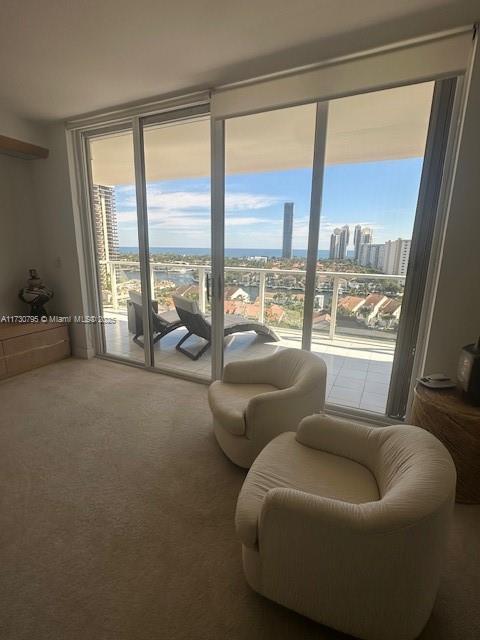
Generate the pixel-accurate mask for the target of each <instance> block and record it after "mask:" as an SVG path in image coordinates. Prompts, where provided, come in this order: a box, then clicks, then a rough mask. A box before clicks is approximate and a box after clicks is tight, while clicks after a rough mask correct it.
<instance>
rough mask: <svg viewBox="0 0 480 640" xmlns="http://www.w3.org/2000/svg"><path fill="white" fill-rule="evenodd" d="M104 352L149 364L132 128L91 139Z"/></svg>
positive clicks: (94, 231) (89, 156)
mask: <svg viewBox="0 0 480 640" xmlns="http://www.w3.org/2000/svg"><path fill="white" fill-rule="evenodd" d="M87 159H88V166H87V171H88V174H89V178H90V185H89V187H90V189H89V195H90V210H91V227H92V243H93V253H94V257H95V263H96V280H97V298H98V307H99V310H100V315H101V316H102V317H103V322H102V324H100V325H99V326H98V331H99V335H98V337H99V342H100V348H101V352H102V353H105V354H108V355H112V356H115V357H120V358H125V359H128V360H132V361H134V362H137V363H143V362H144V359H145V356H144V348H143V342H142V336H143V320H142V306H141V304H142V302H141V301H142V283H141V277H140V261H139V243H138V240H139V238H138V216H137V207H136V199H135V170H134V159H133V134H132V130H131V128H127V129H121V130H119V131H113V132H109V133H100V134H98V135H95V134H93V135H91V136H89V137H88V138H87Z"/></svg>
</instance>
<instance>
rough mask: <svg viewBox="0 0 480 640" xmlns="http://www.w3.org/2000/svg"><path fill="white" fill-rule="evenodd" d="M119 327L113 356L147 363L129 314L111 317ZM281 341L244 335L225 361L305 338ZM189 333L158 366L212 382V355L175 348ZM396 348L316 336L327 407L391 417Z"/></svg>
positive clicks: (112, 337)
mask: <svg viewBox="0 0 480 640" xmlns="http://www.w3.org/2000/svg"><path fill="white" fill-rule="evenodd" d="M108 315H109V316H110V317H112V318H114V319H115V320H116V323H115V324H109V325H106V326H105V336H106V344H107V352H108V353H110V354H112V355H115V356H121V357H124V358H129V359H131V360H134V361H136V362H143V361H144V359H143V350H142V349H141V347H139V346H138V345H137V344H135V343H134V342H133V341H132V335H131V334H130V333H129V331H128V326H127V322H126V317H125V315H122V314H114V313H109V314H108ZM276 331H277V333H278V334H279V336H280V338H281V341H280V342H266V341H265V338H263V337H261V336H257V335H256V334H255V333H253V332H251V333H239V334H235V335H233V336H230V337H229V338H227V339H226V341H225V362H231V361H233V360H239V359H242V360H243V359H248V358H257V357H262V356H266V355H269V354H272V353H274V352H275V351H277V350H278V349H282V348H285V347H296V348H300V346H301V333H300V331H295V330H291V329H276ZM184 333H185V329H177V330H176V331H173V332H172V333H170V334H169V335H167V336H165V337H164V338H162V340H161V341H160V342H158V343H157V344H156V345H155V348H154V355H155V364H156V365H157V366H158V367H161V368H162V369H166V370H169V371H172V372H173V373H186V374H190V375H194V376H199V377H203V378H209V376H210V367H211V358H210V353H209V352H208V351H207V352H206V353H205V354H204V355H203V356H202V357H201V358H200V359H199V360H197V361H193V360H190V359H189V358H187V357H186V356H185V355H183V354H181V353H179V352H178V351H177V350H176V349H175V345H176V344H177V342H178V341H179V340H180V338H181V337H182V335H184ZM202 345H203V341H201V340H200V339H197V338H195V337H192V338H191V339H190V340H189V341H187V343H185V344H184V346H187V347H188V348H189V349H192V350H195V349H197V348H198V349H199V348H201V346H202ZM394 348H395V343H394V342H393V340H386V339H385V340H378V339H370V340H369V339H366V338H353V337H348V336H337V337H335V339H334V340H333V341H332V340H330V339H329V338H328V337H327V336H326V335H322V334H316V335H315V334H314V337H313V341H312V351H314V352H315V353H318V355H319V356H321V357H322V358H323V359H324V360H325V363H326V365H327V372H328V373H327V388H326V393H327V402H329V403H331V404H336V405H340V406H344V407H351V408H356V409H363V410H366V411H372V412H375V413H385V407H386V402H387V395H388V387H389V383H390V375H391V371H392V361H393V353H394Z"/></svg>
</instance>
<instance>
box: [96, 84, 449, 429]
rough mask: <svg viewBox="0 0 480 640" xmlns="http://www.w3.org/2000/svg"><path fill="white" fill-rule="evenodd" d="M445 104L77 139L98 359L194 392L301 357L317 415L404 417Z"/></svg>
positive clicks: (305, 108) (367, 97)
mask: <svg viewBox="0 0 480 640" xmlns="http://www.w3.org/2000/svg"><path fill="white" fill-rule="evenodd" d="M454 95H455V80H444V81H441V82H438V83H433V82H425V83H419V84H415V85H409V86H404V87H398V88H392V89H387V90H383V91H376V92H371V93H367V94H361V95H354V96H350V97H345V98H339V99H335V100H330V101H328V102H319V103H311V104H306V105H300V106H294V107H288V108H283V109H278V110H271V111H267V112H261V113H254V114H246V115H240V116H235V117H231V118H227V119H225V120H216V119H213V120H210V116H209V113H208V107H207V106H206V105H201V106H195V107H190V108H185V109H177V110H172V111H169V112H166V113H161V114H158V115H155V116H150V115H149V116H145V117H143V118H138V117H136V118H132V119H131V122H130V123H129V124H126V125H124V126H119V127H116V128H107V129H106V130H104V131H97V132H88V134H87V135H86V141H87V145H86V148H87V154H88V163H87V164H88V174H89V178H90V185H89V187H90V208H91V214H92V216H91V221H92V225H91V226H92V234H91V235H92V244H93V246H94V252H95V258H96V276H97V295H98V300H99V307H100V309H101V312H102V315H103V316H105V321H106V322H107V324H102V326H101V327H99V329H98V331H99V334H100V335H99V337H100V340H99V342H100V347H101V348H100V351H101V353H104V354H106V355H109V356H114V357H121V358H127V359H129V360H130V361H133V362H136V363H142V362H144V363H145V365H146V366H147V367H155V368H156V369H159V370H161V371H165V372H167V373H168V372H171V373H173V374H175V375H183V376H187V377H193V378H201V379H203V380H208V379H210V377H211V372H212V371H213V377H220V376H221V367H222V362H229V361H231V360H236V359H245V358H255V357H259V356H263V355H268V354H271V353H274V352H275V351H276V350H278V349H282V348H286V347H293V348H302V349H307V350H311V351H312V352H314V353H316V354H318V356H321V357H322V358H324V360H325V361H326V363H327V368H328V379H327V402H328V403H329V404H330V405H335V406H339V407H342V408H343V409H344V410H347V411H348V410H353V411H370V412H373V413H377V414H385V413H388V414H390V415H392V416H395V417H401V416H402V415H404V412H405V403H406V395H407V393H408V380H409V376H410V372H411V368H412V360H413V355H412V354H413V353H414V347H415V342H416V336H417V331H418V315H419V313H420V310H421V306H422V300H423V293H424V288H425V279H426V273H427V268H428V257H429V252H430V246H431V243H432V237H433V229H434V225H435V215H436V209H437V203H438V194H439V191H440V184H441V181H442V173H443V163H444V158H445V150H446V141H447V140H448V135H449V127H450V116H451V112H452V105H453V97H454ZM212 132H213V137H212V140H213V145H212V146H211V135H212ZM424 159H425V161H424ZM211 166H212V167H213V168H214V173H213V176H212V181H211V177H210V172H211ZM211 182H212V183H211ZM212 202H213V205H212ZM212 220H213V221H214V224H213V225H212ZM392 372H393V374H392ZM392 375H393V378H392Z"/></svg>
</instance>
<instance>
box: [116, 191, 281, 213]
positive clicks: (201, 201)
mask: <svg viewBox="0 0 480 640" xmlns="http://www.w3.org/2000/svg"><path fill="white" fill-rule="evenodd" d="M280 200H281V198H279V197H277V196H271V195H267V194H261V193H260V194H258V193H249V192H227V193H226V194H225V208H226V210H227V211H252V210H257V209H265V208H267V207H270V206H272V205H274V204H276V203H277V202H280ZM117 205H118V209H119V210H120V211H125V210H128V209H131V208H134V207H135V205H136V200H135V189H134V188H133V187H123V188H118V187H117ZM147 205H148V209H149V210H150V211H156V210H158V211H196V210H200V211H202V210H203V211H208V212H209V211H210V208H211V200H210V192H209V191H208V190H205V191H162V190H161V189H160V188H158V187H156V186H150V187H148V188H147Z"/></svg>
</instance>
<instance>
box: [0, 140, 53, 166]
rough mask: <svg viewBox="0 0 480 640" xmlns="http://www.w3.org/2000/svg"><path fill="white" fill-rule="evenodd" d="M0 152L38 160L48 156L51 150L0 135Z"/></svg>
mask: <svg viewBox="0 0 480 640" xmlns="http://www.w3.org/2000/svg"><path fill="white" fill-rule="evenodd" d="M0 153H1V154H5V155H8V156H15V157H17V158H24V159H25V160H38V159H45V158H48V153H49V151H48V149H45V147H38V146H37V145H35V144H30V143H29V142H22V141H21V140H16V139H15V138H9V137H8V136H2V135H0Z"/></svg>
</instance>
